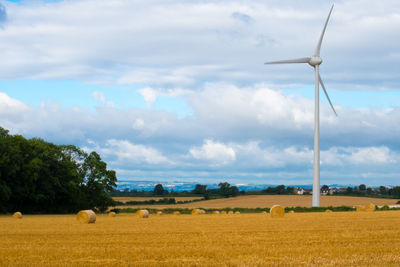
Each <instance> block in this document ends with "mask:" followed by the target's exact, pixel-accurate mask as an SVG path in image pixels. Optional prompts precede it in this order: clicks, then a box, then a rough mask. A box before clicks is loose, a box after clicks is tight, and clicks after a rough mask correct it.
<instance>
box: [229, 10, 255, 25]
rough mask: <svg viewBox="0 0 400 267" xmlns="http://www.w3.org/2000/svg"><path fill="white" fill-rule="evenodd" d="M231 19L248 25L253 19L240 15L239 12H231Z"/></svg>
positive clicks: (243, 14)
mask: <svg viewBox="0 0 400 267" xmlns="http://www.w3.org/2000/svg"><path fill="white" fill-rule="evenodd" d="M232 18H234V19H237V20H239V21H242V22H244V23H250V22H252V20H253V18H252V17H251V16H249V15H247V14H245V13H241V12H233V13H232Z"/></svg>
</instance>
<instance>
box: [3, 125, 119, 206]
mask: <svg viewBox="0 0 400 267" xmlns="http://www.w3.org/2000/svg"><path fill="white" fill-rule="evenodd" d="M116 181H117V178H116V173H115V171H113V170H108V169H107V164H106V163H105V162H104V161H102V160H101V158H100V156H99V155H98V154H97V153H96V152H91V153H86V152H85V151H83V150H82V149H80V148H78V147H76V146H73V145H56V144H53V143H50V142H46V141H44V140H42V139H39V138H32V139H26V138H24V137H23V136H21V135H11V134H9V131H8V130H6V129H4V128H2V127H0V212H2V213H4V212H14V211H21V212H23V213H73V212H76V211H78V210H81V209H95V210H98V211H105V210H106V209H107V208H108V206H111V205H114V201H113V200H112V198H111V197H110V196H109V192H110V191H112V190H113V188H114V187H116Z"/></svg>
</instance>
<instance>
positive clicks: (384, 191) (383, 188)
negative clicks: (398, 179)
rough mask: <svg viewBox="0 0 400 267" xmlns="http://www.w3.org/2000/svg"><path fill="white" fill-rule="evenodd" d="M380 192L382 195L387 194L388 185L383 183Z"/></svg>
mask: <svg viewBox="0 0 400 267" xmlns="http://www.w3.org/2000/svg"><path fill="white" fill-rule="evenodd" d="M379 193H380V194H381V195H386V193H387V190H386V187H384V186H383V185H381V186H380V187H379Z"/></svg>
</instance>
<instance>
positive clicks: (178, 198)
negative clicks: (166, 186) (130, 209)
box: [113, 197, 202, 203]
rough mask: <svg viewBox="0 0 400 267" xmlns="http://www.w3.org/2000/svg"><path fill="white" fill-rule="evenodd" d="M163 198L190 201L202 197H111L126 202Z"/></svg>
mask: <svg viewBox="0 0 400 267" xmlns="http://www.w3.org/2000/svg"><path fill="white" fill-rule="evenodd" d="M163 198H175V200H176V201H177V202H178V201H191V200H195V199H202V197H113V199H114V200H115V201H119V202H124V203H125V202H128V201H146V200H160V199H163Z"/></svg>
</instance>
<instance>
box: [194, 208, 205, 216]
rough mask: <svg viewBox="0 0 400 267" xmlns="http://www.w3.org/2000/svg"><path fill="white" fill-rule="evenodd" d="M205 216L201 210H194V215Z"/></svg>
mask: <svg viewBox="0 0 400 267" xmlns="http://www.w3.org/2000/svg"><path fill="white" fill-rule="evenodd" d="M200 214H203V212H202V210H201V209H192V215H200Z"/></svg>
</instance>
